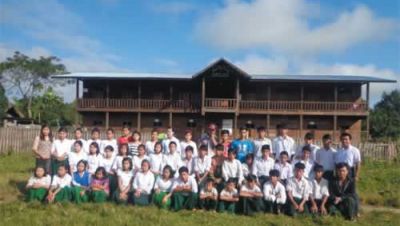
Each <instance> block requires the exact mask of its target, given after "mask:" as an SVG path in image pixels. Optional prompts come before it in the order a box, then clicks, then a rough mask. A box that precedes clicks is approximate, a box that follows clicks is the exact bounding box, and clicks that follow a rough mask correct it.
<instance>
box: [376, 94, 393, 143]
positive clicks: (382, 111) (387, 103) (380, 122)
mask: <svg viewBox="0 0 400 226" xmlns="http://www.w3.org/2000/svg"><path fill="white" fill-rule="evenodd" d="M370 122H371V135H372V137H374V138H389V139H394V140H397V139H400V90H394V91H392V92H391V93H389V94H387V93H384V94H383V95H382V100H381V101H380V102H378V103H377V104H376V105H375V107H374V109H373V110H372V111H371V121H370Z"/></svg>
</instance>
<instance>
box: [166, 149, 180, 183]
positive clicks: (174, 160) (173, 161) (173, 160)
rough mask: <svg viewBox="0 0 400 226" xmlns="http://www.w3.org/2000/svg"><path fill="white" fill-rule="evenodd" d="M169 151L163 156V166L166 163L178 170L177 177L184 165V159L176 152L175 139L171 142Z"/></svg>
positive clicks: (175, 170)
mask: <svg viewBox="0 0 400 226" xmlns="http://www.w3.org/2000/svg"><path fill="white" fill-rule="evenodd" d="M168 151H169V152H168V153H167V154H165V155H164V158H163V167H164V166H166V165H169V166H171V167H172V170H173V171H174V172H176V174H175V177H177V176H178V174H177V172H178V170H179V168H180V167H181V166H182V159H181V155H180V154H178V153H177V152H176V143H175V142H174V141H171V142H170V143H169V148H168Z"/></svg>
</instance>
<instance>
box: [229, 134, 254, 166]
mask: <svg viewBox="0 0 400 226" xmlns="http://www.w3.org/2000/svg"><path fill="white" fill-rule="evenodd" d="M231 148H233V149H234V150H236V153H237V155H236V157H237V159H238V160H239V161H240V162H241V163H244V162H245V161H246V156H247V154H253V153H254V144H253V142H252V141H251V140H250V139H249V129H248V128H246V127H240V137H239V138H238V139H236V140H234V141H233V142H232V144H231Z"/></svg>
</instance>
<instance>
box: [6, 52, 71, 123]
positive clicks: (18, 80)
mask: <svg viewBox="0 0 400 226" xmlns="http://www.w3.org/2000/svg"><path fill="white" fill-rule="evenodd" d="M59 61H60V60H59V59H58V58H57V57H55V56H50V57H40V58H39V59H33V58H30V57H28V56H26V55H24V54H22V53H20V52H15V53H14V56H13V57H9V58H7V59H6V61H4V62H1V63H0V78H1V82H2V84H5V86H6V87H5V88H6V89H12V90H16V91H17V93H18V94H19V95H20V96H21V97H22V99H23V100H24V103H25V105H24V106H23V110H24V111H25V113H27V115H28V117H29V118H32V101H33V99H34V97H35V96H37V95H39V94H40V93H41V92H42V91H43V90H44V89H45V87H46V86H48V85H50V84H52V85H54V83H56V81H53V80H51V79H50V78H51V76H52V75H57V74H63V73H66V69H65V66H64V65H63V64H61V63H59Z"/></svg>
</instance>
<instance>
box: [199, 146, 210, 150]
mask: <svg viewBox="0 0 400 226" xmlns="http://www.w3.org/2000/svg"><path fill="white" fill-rule="evenodd" d="M201 150H206V151H208V147H207V145H205V144H202V145H200V147H199V151H201Z"/></svg>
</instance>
